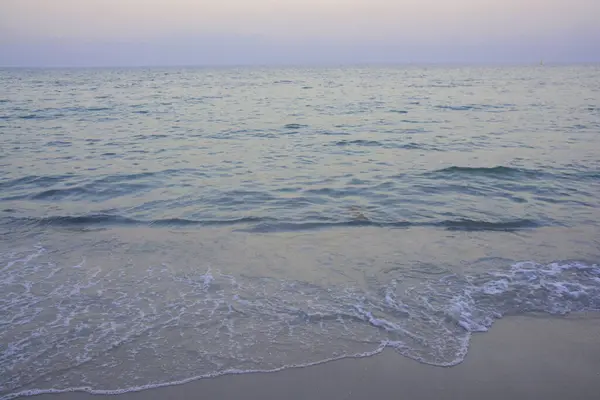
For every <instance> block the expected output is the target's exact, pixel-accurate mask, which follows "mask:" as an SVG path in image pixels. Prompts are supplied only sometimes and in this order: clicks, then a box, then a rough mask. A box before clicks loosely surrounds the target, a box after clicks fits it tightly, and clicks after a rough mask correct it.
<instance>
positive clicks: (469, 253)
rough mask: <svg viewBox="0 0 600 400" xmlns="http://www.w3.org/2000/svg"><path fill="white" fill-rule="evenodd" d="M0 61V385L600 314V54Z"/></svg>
mask: <svg viewBox="0 0 600 400" xmlns="http://www.w3.org/2000/svg"><path fill="white" fill-rule="evenodd" d="M0 82H1V88H2V90H1V92H0V237H1V240H0V399H3V400H5V399H10V398H15V397H19V396H24V395H30V394H36V393H44V392H60V391H70V390H85V391H88V392H91V393H121V392H126V391H130V390H141V389H144V388H150V387H156V386H162V385H169V384H174V383H181V382H187V381H190V380H193V379H198V378H201V377H211V376H217V375H222V374H228V373H245V372H256V371H275V370H280V369H283V368H288V367H293V366H306V365H312V364H316V363H320V362H324V361H327V360H332V359H339V358H344V357H362V356H369V355H373V354H376V353H378V352H380V351H382V350H383V349H385V348H392V349H395V351H397V353H398V356H399V357H403V356H404V357H409V358H412V359H414V360H416V361H418V362H423V363H427V364H432V365H437V366H452V365H455V364H457V363H460V362H461V361H462V360H463V359H464V358H465V357H466V356H467V353H468V347H469V339H470V336H471V334H472V333H474V332H485V331H486V330H488V329H489V328H490V327H491V326H492V324H493V322H494V321H495V320H497V319H498V318H502V317H503V316H509V315H518V314H523V313H550V314H556V315H563V314H566V313H569V312H577V311H590V310H591V311H598V310H600V266H598V263H599V262H600V239H599V238H600V235H599V233H600V68H599V67H597V66H561V67H498V68H491V67H471V68H467V67H452V68H449V67H448V68H445V67H431V66H430V67H417V66H414V67H353V68H350V67H347V68H279V69H277V68H221V69H206V68H204V69H203V68H187V69H183V68H181V69H178V68H171V69H88V70H84V69H81V70H77V69H73V70H69V69H54V70H24V69H7V70H1V71H0ZM492 329H493V328H492Z"/></svg>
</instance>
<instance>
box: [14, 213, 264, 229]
mask: <svg viewBox="0 0 600 400" xmlns="http://www.w3.org/2000/svg"><path fill="white" fill-rule="evenodd" d="M10 219H12V220H14V222H25V223H31V224H41V225H54V226H65V227H69V226H81V225H104V226H106V225H123V226H135V225H138V226H141V225H145V226H191V225H204V226H209V225H235V224H249V223H257V222H264V221H268V220H269V219H268V218H257V217H243V218H232V219H222V220H194V219H186V218H163V219H153V220H143V219H135V218H129V217H124V216H120V215H113V214H102V213H100V214H89V215H81V216H51V217H40V218H33V217H24V218H10Z"/></svg>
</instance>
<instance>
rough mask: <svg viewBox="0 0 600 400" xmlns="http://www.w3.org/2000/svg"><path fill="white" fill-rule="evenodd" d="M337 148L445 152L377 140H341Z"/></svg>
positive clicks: (433, 147)
mask: <svg viewBox="0 0 600 400" xmlns="http://www.w3.org/2000/svg"><path fill="white" fill-rule="evenodd" d="M334 145H335V146H339V147H345V146H365V147H382V148H386V149H405V150H425V151H443V150H442V149H440V148H437V147H435V146H430V145H426V144H420V143H415V142H410V143H394V142H379V141H377V140H364V139H357V140H340V141H338V142H335V143H334Z"/></svg>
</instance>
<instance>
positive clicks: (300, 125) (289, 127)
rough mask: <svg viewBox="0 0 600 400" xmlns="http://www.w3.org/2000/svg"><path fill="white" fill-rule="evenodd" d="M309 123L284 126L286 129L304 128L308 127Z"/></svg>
mask: <svg viewBox="0 0 600 400" xmlns="http://www.w3.org/2000/svg"><path fill="white" fill-rule="evenodd" d="M307 127H308V125H303V124H286V125H284V126H283V128H284V129H302V128H307Z"/></svg>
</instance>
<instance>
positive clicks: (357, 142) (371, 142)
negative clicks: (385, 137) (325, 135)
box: [335, 139, 384, 146]
mask: <svg viewBox="0 0 600 400" xmlns="http://www.w3.org/2000/svg"><path fill="white" fill-rule="evenodd" d="M335 145H336V146H351V145H355V146H383V145H384V144H383V143H381V142H378V141H376V140H363V139H357V140H340V141H339V142H335Z"/></svg>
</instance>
